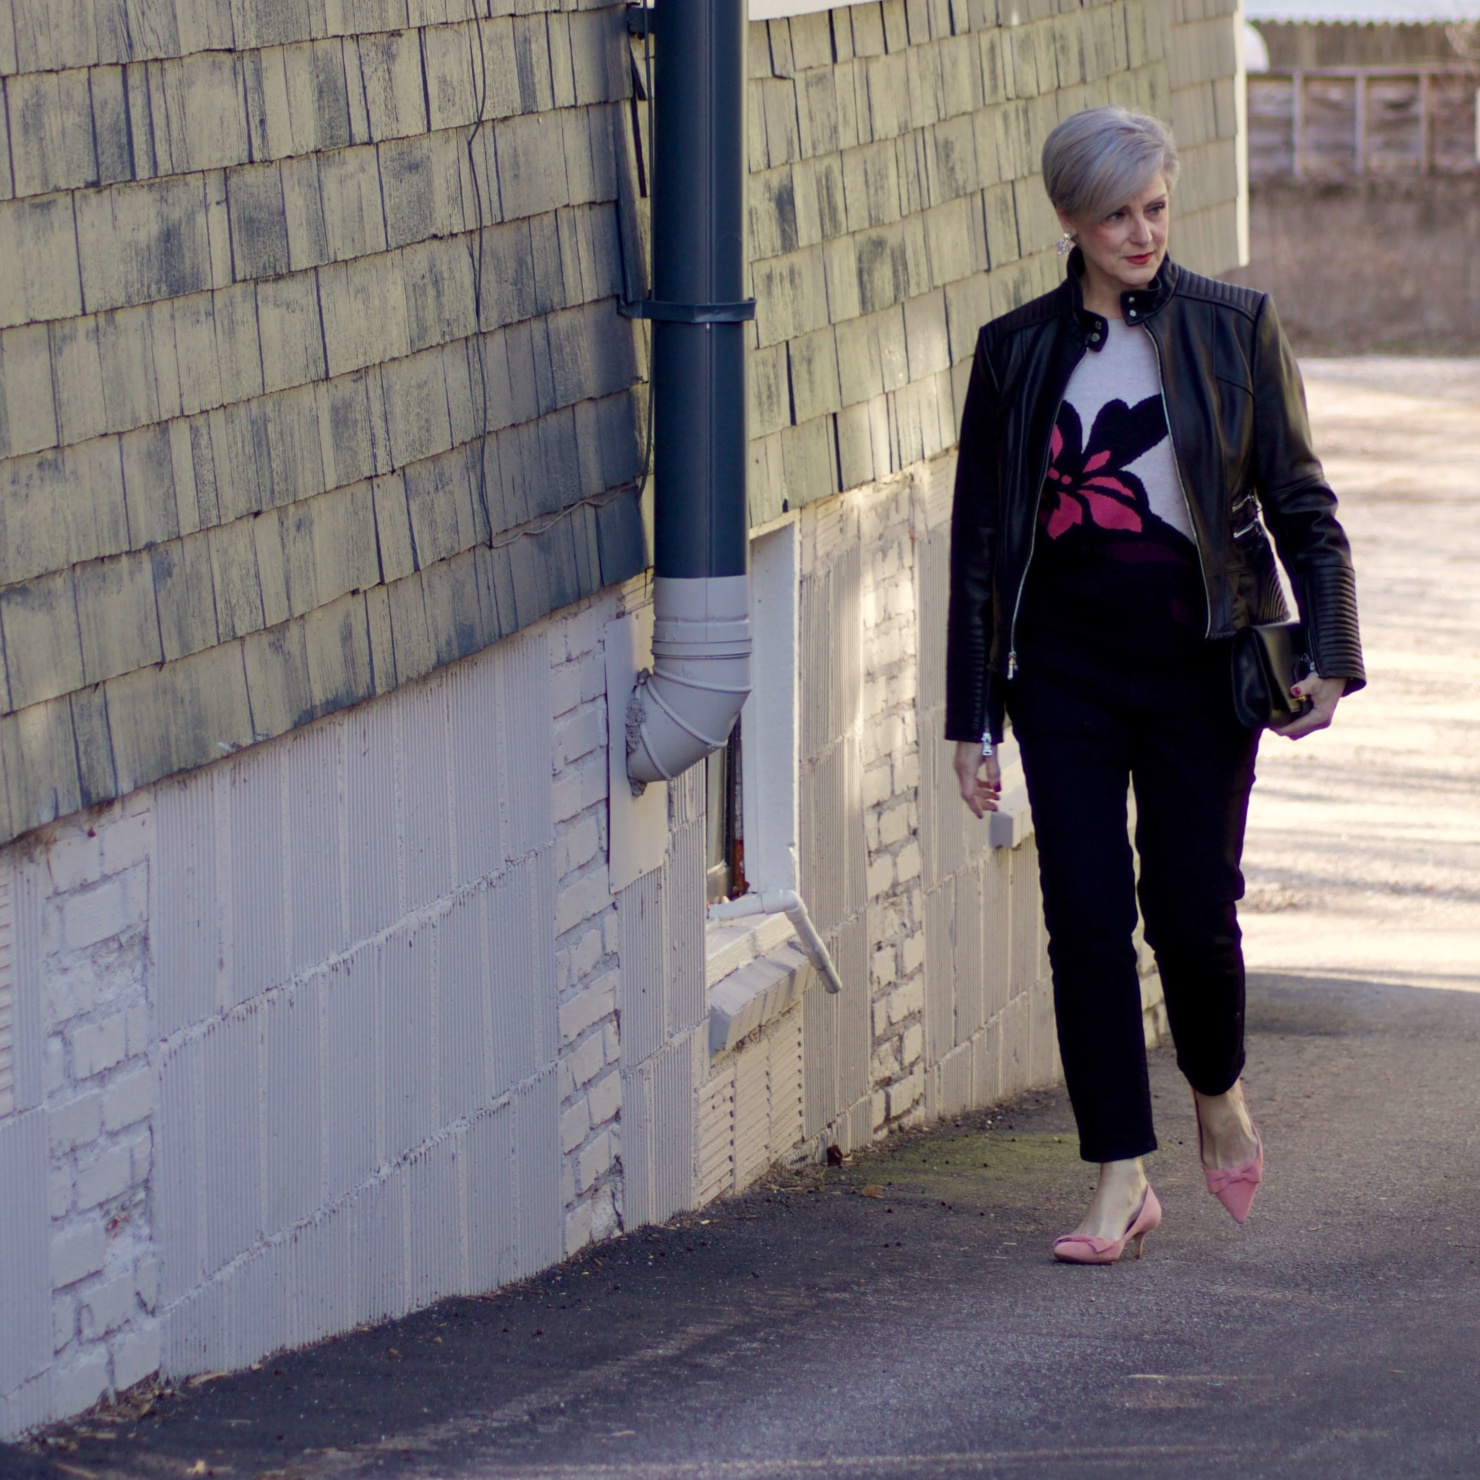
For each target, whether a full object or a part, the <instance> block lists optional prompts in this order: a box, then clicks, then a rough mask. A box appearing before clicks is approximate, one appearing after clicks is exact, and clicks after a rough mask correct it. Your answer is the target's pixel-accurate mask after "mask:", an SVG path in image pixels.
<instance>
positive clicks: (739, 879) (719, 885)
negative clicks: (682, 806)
mask: <svg viewBox="0 0 1480 1480" xmlns="http://www.w3.org/2000/svg"><path fill="white" fill-rule="evenodd" d="M740 747H741V739H740V721H739V720H736V721H735V728H734V729H733V730H731V731H730V738H729V740H728V741H727V742H726V743H725V745H724V746H723V747H722V748H721V749H719V750H716V751H714V752H713V753H712V754H711V755H710V756H709V757H708V758H707V759H706V760H705V762H704V771H705V793H706V797H705V813H706V822H707V838H706V845H707V850H708V852H707V859H706V873H705V891H704V893H705V900H706V902H707V903H709V904H716V903H718V902H719V901H720V900H723V899H733V898H735V896H736V895H739V894H744V893H745V889H746V883H745V824H744V813H743V801H744V799H743V794H742V788H743V786H744V766H743V763H742V761H741V750H740Z"/></svg>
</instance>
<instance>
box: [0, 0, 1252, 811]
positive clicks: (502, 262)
mask: <svg viewBox="0 0 1480 1480" xmlns="http://www.w3.org/2000/svg"><path fill="white" fill-rule="evenodd" d="M1176 3H1177V4H1178V5H1179V6H1180V7H1182V9H1184V10H1185V9H1186V8H1187V7H1188V6H1189V5H1191V4H1196V3H1199V0H1176ZM1212 3H1214V4H1219V5H1222V4H1223V0H1212ZM1008 4H1009V0H1002V6H1003V9H1004V12H1006V10H1007V9H1008ZM520 8H521V9H526V8H529V7H528V6H527V5H521V6H520ZM1061 8H1062V10H1063V13H1062V14H1058V13H1055V8H1054V6H1053V5H1052V4H1051V3H1048V0H1038V3H1037V4H1036V6H1014V7H1013V14H1011V15H1006V14H1004V17H1003V20H1002V23H1001V24H999V17H998V14H997V3H996V0H956V3H952V0H909V3H906V0H887V3H884V4H882V5H881V4H877V3H872V4H865V5H859V6H855V7H851V8H848V9H843V10H838V11H834V12H831V13H822V14H818V15H814V16H809V17H802V18H798V19H794V20H791V21H777V22H770V23H757V24H754V25H752V27H751V36H750V70H751V76H752V85H751V98H750V108H751V111H750V131H751V159H752V169H753V172H754V173H753V177H752V178H753V189H752V201H751V234H752V254H753V257H754V259H755V264H754V289H755V294H756V297H757V299H758V300H759V309H758V314H757V320H756V325H755V353H754V357H753V369H752V395H751V416H752V421H751V432H752V437H753V439H754V440H753V455H752V474H753V476H752V491H751V498H752V509H753V515H754V518H755V520H756V521H757V522H759V521H762V520H764V519H767V518H770V517H772V516H774V515H775V514H777V513H779V512H780V510H781V508H782V502H783V500H788V501H789V502H790V503H791V505H792V506H795V505H797V504H800V503H802V502H805V501H808V500H811V499H815V498H819V497H824V496H826V495H828V494H831V493H833V492H836V491H837V490H839V489H841V488H846V487H852V486H856V485H858V484H860V483H863V482H866V481H868V480H870V479H873V478H877V477H879V476H882V475H883V474H885V473H887V472H888V471H890V470H891V469H896V468H901V467H904V466H907V465H908V464H910V463H912V462H916V461H918V460H919V459H921V458H922V457H928V456H930V455H931V454H932V453H934V452H937V451H939V450H941V449H942V448H944V447H946V446H948V445H949V444H950V442H951V441H952V440H953V439H954V435H955V426H956V421H957V416H958V411H959V396H960V393H961V392H962V390H963V389H964V369H965V365H966V362H967V361H968V359H969V356H970V352H971V346H972V341H973V338H974V335H975V330H976V326H977V325H978V324H979V323H980V322H981V321H982V320H983V319H985V318H987V317H989V316H990V315H991V314H993V313H996V312H1000V311H1002V310H1003V309H1005V308H1007V307H1009V306H1010V305H1012V304H1014V303H1017V302H1019V301H1021V300H1022V299H1024V298H1026V297H1028V296H1031V295H1032V294H1034V293H1036V292H1039V291H1042V290H1043V289H1044V288H1045V287H1047V286H1049V285H1050V284H1051V282H1052V281H1053V280H1054V279H1055V278H1056V276H1057V273H1058V270H1059V268H1058V262H1057V259H1056V258H1055V257H1054V256H1053V255H1052V251H1051V247H1052V242H1053V239H1054V237H1055V235H1056V229H1055V224H1054V221H1053V216H1052V213H1051V212H1050V211H1049V210H1048V208H1047V204H1046V202H1045V201H1044V200H1043V197H1042V191H1041V189H1040V188H1039V186H1038V184H1037V181H1036V179H1035V178H1033V174H1034V171H1035V169H1036V159H1037V154H1038V151H1039V149H1040V147H1041V144H1042V140H1043V137H1044V135H1045V134H1046V132H1047V130H1048V129H1049V128H1050V127H1051V126H1052V125H1053V123H1054V122H1055V121H1056V120H1057V118H1058V117H1060V116H1061V115H1062V114H1063V113H1066V112H1069V111H1072V110H1073V109H1074V108H1078V107H1081V106H1084V105H1085V104H1088V103H1092V102H1097V101H1104V100H1115V101H1124V102H1126V103H1130V104H1136V105H1140V106H1144V107H1148V108H1152V109H1156V110H1159V111H1163V112H1166V111H1168V110H1170V112H1171V113H1172V115H1173V117H1174V121H1175V122H1176V123H1177V125H1178V128H1179V132H1180V133H1181V134H1182V137H1183V141H1184V143H1186V144H1189V145H1191V146H1192V148H1191V149H1189V151H1188V154H1189V169H1188V171H1187V177H1186V183H1185V185H1184V201H1183V206H1184V210H1185V209H1186V208H1191V211H1192V214H1191V215H1190V216H1188V217H1186V218H1185V219H1184V220H1183V222H1182V223H1181V225H1180V227H1179V231H1180V233H1181V236H1180V237H1179V255H1181V256H1182V257H1183V258H1184V259H1185V260H1188V261H1189V262H1191V263H1192V265H1196V266H1202V267H1204V268H1220V267H1224V266H1228V265H1231V264H1232V261H1233V255H1232V249H1231V236H1230V233H1231V231H1232V229H1233V227H1232V223H1233V221H1234V217H1233V214H1232V213H1233V204H1232V201H1233V196H1234V193H1235V181H1236V177H1235V175H1234V173H1233V158H1234V155H1233V152H1232V150H1233V145H1232V142H1231V138H1230V134H1231V130H1232V127H1233V120H1234V115H1233V111H1232V102H1231V99H1232V82H1231V78H1232V70H1233V63H1232V49H1231V48H1232V36H1233V31H1232V23H1231V18H1230V16H1229V15H1223V16H1219V17H1216V18H1212V19H1207V18H1203V17H1202V16H1201V15H1200V14H1199V15H1198V16H1193V15H1191V14H1189V15H1188V16H1187V17H1186V18H1185V20H1184V19H1183V18H1182V17H1181V16H1180V14H1179V16H1178V18H1177V20H1178V23H1177V24H1175V25H1174V24H1173V17H1172V15H1171V13H1170V11H1169V9H1168V8H1167V6H1166V5H1165V4H1163V3H1161V0H1112V3H1107V4H1102V5H1095V6H1090V7H1086V8H1083V9H1081V8H1080V7H1079V6H1078V5H1077V4H1075V5H1072V6H1070V5H1063V6H1062V7H1061ZM1169 50H1170V58H1169V57H1168V51H1169ZM632 75H633V73H632V67H631V61H630V46H629V42H628V40H627V38H626V36H625V29H624V20H623V10H622V8H621V7H620V6H616V7H610V6H609V7H606V8H603V9H584V10H578V9H571V10H549V11H548V12H547V11H545V10H541V11H540V12H538V13H534V14H522V15H501V16H495V17H492V18H486V19H482V20H477V21H474V20H472V19H471V8H470V5H469V0H354V3H352V4H346V3H344V0H297V3H283V0H230V3H228V0H65V3H59V0H11V3H9V4H8V5H7V6H6V7H5V8H4V10H3V12H0V92H3V107H0V640H3V665H0V780H3V787H0V837H11V836H14V835H16V834H18V833H20V832H23V831H26V830H27V829H29V828H32V827H35V826H37V825H39V824H40V823H43V822H45V821H48V820H49V819H51V818H52V817H54V816H57V815H61V814H65V813H68V812H71V811H74V810H76V809H77V808H79V807H81V806H85V805H87V804H89V803H91V802H94V801H98V800H102V799H104V798H107V797H110V796H114V795H119V794H121V793H123V792H127V791H129V790H131V789H133V788H135V787H137V786H139V785H141V784H143V783H145V782H148V781H151V780H154V779H157V778H158V777H161V776H164V775H167V774H170V773H171V772H174V771H177V770H181V769H185V768H188V767H192V766H197V765H200V764H203V763H204V762H206V761H209V760H212V759H214V758H216V757H218V756H220V755H222V754H224V753H228V752H230V751H232V750H234V749H237V748H239V747H241V746H243V745H248V744H251V743H253V742H254V741H255V740H260V739H263V738H266V737H268V736H271V735H276V734H280V733H282V732H284V731H286V730H289V729H292V728H293V727H295V726H297V725H301V724H303V723H305V722H307V721H308V720H310V719H312V718H314V717H316V716H318V715H321V714H324V713H328V712H330V711H332V710H334V709H338V708H341V707H343V706H345V705H348V704H352V703H355V702H358V701H359V700H362V699H365V698H368V697H371V696H373V695H375V694H379V693H384V692H386V691H388V690H389V689H391V688H393V687H395V686H396V685H398V684H400V683H404V682H406V681H408V680H409V679H412V678H415V677H419V676H420V675H422V674H424V673H426V672H428V671H429V670H431V669H432V668H434V667H436V666H438V665H440V664H444V663H447V662H450V661H453V660H455V659H456V658H458V657H461V656H464V655H466V654H468V653H470V652H473V651H476V650H477V649H479V648H481V647H484V646H486V645H487V644H488V643H490V642H493V641H496V640H497V639H498V638H500V637H501V636H504V635H507V634H508V633H511V632H513V631H515V630H517V629H519V628H520V627H522V626H524V625H526V624H527V623H529V622H531V621H533V620H535V619H537V618H539V617H541V616H543V615H545V614H546V613H547V612H549V611H551V610H553V609H555V608H557V607H559V606H562V605H565V604H567V603H569V602H570V601H573V600H575V599H577V598H578V597H580V596H582V595H585V594H587V593H589V592H591V591H594V590H596V589H599V588H600V587H601V586H603V585H606V584H609V583H610V582H612V581H615V580H620V579H625V578H626V577H628V576H630V575H632V574H633V573H635V572H636V571H637V570H639V569H640V568H641V567H642V565H643V563H644V561H645V558H646V557H645V548H644V541H643V538H642V530H641V520H640V515H639V512H638V510H637V507H636V504H635V499H634V496H633V492H632V489H633V481H634V478H635V476H636V473H637V471H638V461H639V458H640V441H641V423H642V414H643V398H644V395H645V389H644V382H645V373H646V366H645V353H646V350H645V335H644V332H643V331H642V330H640V329H637V328H634V326H633V325H631V324H630V323H628V322H627V321H626V320H623V319H622V318H620V317H619V315H618V314H617V311H616V304H617V300H618V297H619V295H620V294H621V293H622V292H624V291H626V292H633V291H636V290H637V289H638V287H639V285H640V281H641V272H642V269H641V261H642V256H643V247H644V242H643V239H642V238H643V233H644V232H645V230H646V222H645V212H640V211H639V210H637V209H636V206H637V204H638V203H637V201H636V199H635V197H636V187H635V180H636V174H637V171H636V167H635V153H634V141H633V137H632V118H633V112H632V108H631V101H630V100H631V94H632ZM1204 161H1206V168H1204Z"/></svg>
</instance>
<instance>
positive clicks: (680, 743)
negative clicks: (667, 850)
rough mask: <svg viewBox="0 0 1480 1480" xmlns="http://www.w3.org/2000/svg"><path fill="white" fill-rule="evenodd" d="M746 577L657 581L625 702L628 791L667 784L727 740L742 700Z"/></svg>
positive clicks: (746, 678)
mask: <svg viewBox="0 0 1480 1480" xmlns="http://www.w3.org/2000/svg"><path fill="white" fill-rule="evenodd" d="M750 657H751V641H750V577H749V576H744V575H742V576H696V577H689V578H684V577H674V576H658V577H657V578H656V579H655V580H654V581H653V666H652V669H651V670H648V669H644V670H643V671H642V672H641V673H640V674H638V677H637V684H636V686H635V687H634V688H633V690H632V696H631V698H630V699H629V700H628V704H627V777H628V780H630V781H631V783H632V789H633V791H634V792H640V791H641V790H642V788H643V787H645V786H646V785H647V783H648V782H650V781H671V780H672V779H673V778H674V777H675V776H678V775H680V774H682V773H683V772H684V771H687V770H688V768H689V767H690V766H692V765H694V764H695V763H696V762H697V761H701V760H703V759H704V757H705V756H706V755H708V754H709V753H710V752H711V751H715V750H718V749H719V748H720V746H722V745H723V744H724V743H725V741H726V740H727V739H728V738H729V734H730V731H731V729H732V728H733V727H734V724H735V720H736V718H737V716H738V715H739V713H740V710H741V708H742V707H743V706H744V704H745V701H746V699H747V698H749V696H750Z"/></svg>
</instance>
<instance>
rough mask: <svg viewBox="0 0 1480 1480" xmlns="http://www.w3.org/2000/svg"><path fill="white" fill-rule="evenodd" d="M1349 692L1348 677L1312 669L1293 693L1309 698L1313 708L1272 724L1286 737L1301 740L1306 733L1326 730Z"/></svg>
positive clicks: (1298, 696)
mask: <svg viewBox="0 0 1480 1480" xmlns="http://www.w3.org/2000/svg"><path fill="white" fill-rule="evenodd" d="M1345 692H1346V680H1345V679H1344V678H1322V677H1321V676H1320V675H1319V674H1316V673H1312V674H1310V675H1309V676H1308V677H1306V678H1302V679H1301V680H1300V682H1299V683H1297V684H1296V685H1295V686H1294V688H1292V689H1291V690H1290V693H1291V694H1292V695H1293V696H1294V697H1295V698H1297V699H1309V700H1310V708H1309V709H1307V710H1306V711H1305V713H1304V714H1301V715H1297V716H1296V718H1294V719H1292V720H1291V721H1290V722H1289V724H1285V725H1271V726H1270V729H1272V730H1273V731H1274V732H1275V734H1276V735H1283V736H1284V737H1285V739H1286V740H1300V739H1302V738H1303V737H1304V736H1306V735H1313V734H1315V732H1316V731H1317V730H1324V729H1325V728H1326V727H1327V726H1328V725H1329V724H1330V723H1331V720H1332V718H1333V716H1334V715H1335V713H1336V704H1337V701H1338V700H1339V699H1340V698H1341V696H1342V695H1343V694H1344V693H1345Z"/></svg>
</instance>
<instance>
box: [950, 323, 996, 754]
mask: <svg viewBox="0 0 1480 1480" xmlns="http://www.w3.org/2000/svg"><path fill="white" fill-rule="evenodd" d="M996 412H997V385H996V381H995V378H994V376H993V374H992V367H991V364H990V362H989V360H988V357H987V350H986V336H985V334H979V335H978V336H977V341H976V358H975V360H974V361H973V363H972V367H971V379H970V382H969V383H968V385H967V388H966V406H965V409H964V411H963V412H962V415H961V441H960V451H959V455H958V457H957V462H956V492H955V502H954V504H953V505H952V509H951V596H950V606H949V614H948V617H947V621H946V739H947V740H980V739H981V736H982V732H983V731H984V730H986V729H988V728H990V729H991V730H992V738H993V739H994V740H1000V739H1001V738H1002V733H1001V732H1002V717H1001V705H1000V704H991V703H990V702H989V701H990V699H991V693H990V689H991V683H992V678H991V675H990V674H989V673H988V672H987V657H988V654H989V653H990V652H991V645H992V571H993V567H994V565H995V562H996V558H997V511H998V508H999V506H1000V498H999V490H998V489H997V486H996V483H997V458H996V450H995V448H994V446H993V437H994V435H995V433H994V427H995V425H996V421H997V415H996ZM994 710H995V711H996V713H995V714H993V713H992V711H994Z"/></svg>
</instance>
